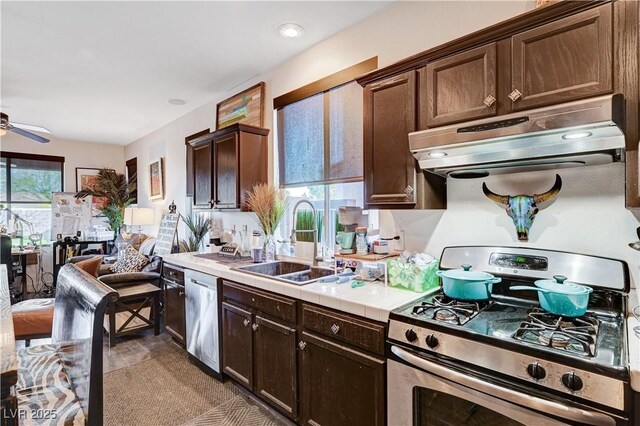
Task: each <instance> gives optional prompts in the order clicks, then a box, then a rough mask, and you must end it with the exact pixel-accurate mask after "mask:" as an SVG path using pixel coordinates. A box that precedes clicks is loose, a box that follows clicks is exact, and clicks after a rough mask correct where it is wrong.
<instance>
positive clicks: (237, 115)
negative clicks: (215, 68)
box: [216, 81, 265, 130]
mask: <svg viewBox="0 0 640 426" xmlns="http://www.w3.org/2000/svg"><path fill="white" fill-rule="evenodd" d="M264 93H265V82H264V81H261V82H260V83H258V84H256V85H254V86H251V87H249V88H248V89H245V90H243V91H242V92H240V93H238V94H236V95H233V96H231V97H229V98H227V99H225V100H224V101H222V102H220V103H218V105H216V130H220V129H224V128H225V127H229V126H231V125H232V124H236V123H242V124H248V125H250V126H256V127H264Z"/></svg>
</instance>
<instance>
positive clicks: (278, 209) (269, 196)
mask: <svg viewBox="0 0 640 426" xmlns="http://www.w3.org/2000/svg"><path fill="white" fill-rule="evenodd" d="M247 207H248V208H249V209H250V210H251V211H253V212H254V213H255V214H256V218H257V220H258V224H259V225H260V228H262V232H263V233H264V235H265V258H266V260H267V261H268V262H269V261H273V260H275V256H276V242H275V239H274V236H273V234H274V232H275V231H276V229H277V228H278V225H280V222H281V221H282V218H283V217H284V213H285V211H286V210H287V195H286V193H285V192H284V190H282V189H278V188H276V187H275V186H273V185H267V184H266V183H259V184H256V185H254V186H253V189H252V190H251V191H250V192H248V193H247Z"/></svg>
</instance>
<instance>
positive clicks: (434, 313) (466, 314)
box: [412, 295, 490, 325]
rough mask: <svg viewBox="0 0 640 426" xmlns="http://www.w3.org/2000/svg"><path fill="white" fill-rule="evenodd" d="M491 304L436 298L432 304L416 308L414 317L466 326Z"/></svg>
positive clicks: (424, 303)
mask: <svg viewBox="0 0 640 426" xmlns="http://www.w3.org/2000/svg"><path fill="white" fill-rule="evenodd" d="M489 304H490V303H483V304H480V303H479V302H464V301H460V300H455V299H451V298H448V297H446V296H444V295H437V296H434V297H433V299H432V301H431V302H422V303H421V304H420V305H418V306H414V307H413V310H412V314H413V315H430V316H431V319H434V320H436V321H442V322H447V323H450V324H456V325H464V324H466V323H467V322H469V320H471V319H472V318H473V317H475V316H476V315H478V313H479V312H480V311H481V310H482V309H483V308H485V307H487V306H489Z"/></svg>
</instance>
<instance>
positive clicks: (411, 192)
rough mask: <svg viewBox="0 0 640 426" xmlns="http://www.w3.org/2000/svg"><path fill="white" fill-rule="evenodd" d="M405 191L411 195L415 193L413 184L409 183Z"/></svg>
mask: <svg viewBox="0 0 640 426" xmlns="http://www.w3.org/2000/svg"><path fill="white" fill-rule="evenodd" d="M404 193H405V194H407V195H408V196H410V195H411V194H413V187H412V186H411V185H407V187H406V188H405V189H404Z"/></svg>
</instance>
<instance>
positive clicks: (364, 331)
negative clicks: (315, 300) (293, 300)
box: [302, 304, 385, 355]
mask: <svg viewBox="0 0 640 426" xmlns="http://www.w3.org/2000/svg"><path fill="white" fill-rule="evenodd" d="M302 325H303V327H304V328H306V329H308V330H313V331H315V332H317V333H320V334H323V335H325V336H329V337H332V338H333V339H336V340H339V341H341V342H345V343H349V344H351V345H353V346H357V347H359V348H362V349H365V350H368V351H371V352H374V353H377V354H380V355H384V338H385V326H384V325H383V324H377V323H374V322H371V321H366V320H363V319H359V318H355V317H352V316H347V315H344V314H339V313H337V312H333V311H328V310H326V309H322V308H318V307H316V306H311V305H307V304H305V305H303V306H302Z"/></svg>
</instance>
